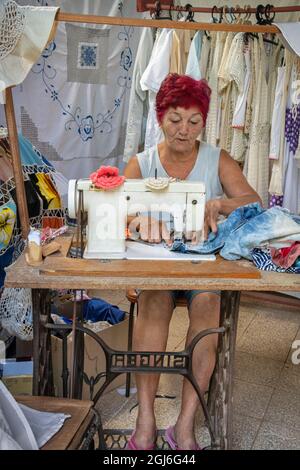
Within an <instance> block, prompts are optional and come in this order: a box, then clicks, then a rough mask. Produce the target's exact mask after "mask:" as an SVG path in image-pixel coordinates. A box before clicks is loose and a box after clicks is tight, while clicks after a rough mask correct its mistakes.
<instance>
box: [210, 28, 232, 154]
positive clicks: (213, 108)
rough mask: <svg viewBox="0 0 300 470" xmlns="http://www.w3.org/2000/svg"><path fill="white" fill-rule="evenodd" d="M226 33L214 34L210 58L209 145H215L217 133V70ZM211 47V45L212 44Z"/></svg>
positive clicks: (218, 108) (218, 105)
mask: <svg viewBox="0 0 300 470" xmlns="http://www.w3.org/2000/svg"><path fill="white" fill-rule="evenodd" d="M226 37H227V33H224V32H217V33H216V35H215V48H214V54H213V57H212V58H211V64H212V65H211V69H210V70H209V71H208V73H209V82H208V84H209V86H210V88H211V90H212V92H211V97H210V107H209V112H208V116H207V121H206V128H205V130H206V141H207V143H209V144H211V145H217V143H218V135H219V122H220V121H219V119H220V118H219V110H220V101H221V100H220V98H219V95H218V71H219V67H220V63H221V60H222V54H223V49H224V45H225V40H226ZM212 47H213V46H212Z"/></svg>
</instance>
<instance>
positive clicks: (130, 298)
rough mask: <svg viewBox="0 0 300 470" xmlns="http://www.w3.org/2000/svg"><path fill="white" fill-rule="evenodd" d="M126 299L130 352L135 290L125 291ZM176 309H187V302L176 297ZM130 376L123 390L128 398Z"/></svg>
mask: <svg viewBox="0 0 300 470" xmlns="http://www.w3.org/2000/svg"><path fill="white" fill-rule="evenodd" d="M126 298H127V300H128V301H129V302H130V309H129V325H128V344H127V347H128V351H132V336H133V326H134V309H135V305H136V306H137V315H138V293H137V291H136V290H135V289H127V291H126ZM176 307H187V301H186V299H185V297H178V298H177V299H176ZM130 376H131V374H130V372H128V374H126V389H125V396H126V397H129V395H130V382H131V377H130Z"/></svg>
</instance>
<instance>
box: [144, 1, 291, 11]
mask: <svg viewBox="0 0 300 470" xmlns="http://www.w3.org/2000/svg"><path fill="white" fill-rule="evenodd" d="M157 3H159V4H160V2H156V3H149V2H147V0H137V11H139V12H143V11H154V10H155V9H156V8H157ZM213 8H215V12H218V13H222V12H224V11H225V13H256V8H251V7H249V8H248V7H246V8H245V7H244V8H241V7H239V6H236V7H228V6H227V5H225V6H224V7H213ZM159 9H160V10H164V11H175V12H180V11H181V12H189V11H192V12H193V13H211V12H212V7H193V6H189V7H188V8H187V7H186V6H180V5H177V6H176V5H174V2H173V0H171V1H169V3H164V4H160V5H159ZM269 11H270V12H272V13H291V12H297V11H299V12H300V6H295V5H290V6H284V7H274V6H273V5H271V6H270V10H269Z"/></svg>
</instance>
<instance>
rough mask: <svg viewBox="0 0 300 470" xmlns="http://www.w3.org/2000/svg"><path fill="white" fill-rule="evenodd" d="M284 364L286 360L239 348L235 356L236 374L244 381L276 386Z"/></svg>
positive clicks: (236, 376)
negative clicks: (278, 359)
mask: <svg viewBox="0 0 300 470" xmlns="http://www.w3.org/2000/svg"><path fill="white" fill-rule="evenodd" d="M283 366H284V362H279V361H274V360H273V359H270V358H268V357H263V356H256V355H254V354H249V353H247V352H243V351H239V350H238V351H236V357H235V366H234V376H235V378H236V379H239V380H242V381H244V382H249V383H254V384H258V385H268V386H275V385H276V384H277V382H278V380H279V376H280V373H281V371H282V369H283Z"/></svg>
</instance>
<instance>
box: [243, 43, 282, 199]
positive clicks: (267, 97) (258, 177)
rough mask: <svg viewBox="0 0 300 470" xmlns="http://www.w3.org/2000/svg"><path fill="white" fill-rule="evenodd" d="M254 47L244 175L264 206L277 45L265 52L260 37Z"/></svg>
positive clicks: (278, 47) (278, 49) (267, 176)
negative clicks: (249, 130) (248, 135)
mask: <svg viewBox="0 0 300 470" xmlns="http://www.w3.org/2000/svg"><path fill="white" fill-rule="evenodd" d="M253 46H254V47H253V62H254V64H255V67H254V68H255V83H256V92H255V94H254V93H253V98H254V100H253V116H252V119H253V122H252V126H251V132H250V139H249V153H248V162H247V163H248V164H247V174H246V177H247V180H248V182H249V184H250V185H251V186H252V187H253V188H254V189H255V190H256V191H257V192H258V194H259V196H260V197H261V200H262V202H263V205H264V206H265V207H266V206H267V205H268V184H269V159H268V156H269V138H270V121H271V106H272V102H273V97H274V94H275V83H276V70H277V60H278V56H279V51H280V46H276V48H274V49H269V53H268V55H267V53H266V50H265V44H264V42H263V39H262V37H261V36H259V39H258V41H256V40H255V41H254V45H253Z"/></svg>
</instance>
